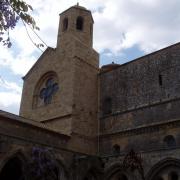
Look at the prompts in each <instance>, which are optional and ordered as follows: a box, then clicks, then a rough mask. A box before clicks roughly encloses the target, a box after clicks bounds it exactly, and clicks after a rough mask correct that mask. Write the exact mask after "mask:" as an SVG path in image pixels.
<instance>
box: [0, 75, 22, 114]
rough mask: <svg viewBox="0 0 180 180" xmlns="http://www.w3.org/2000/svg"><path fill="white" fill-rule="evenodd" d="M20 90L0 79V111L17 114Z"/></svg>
mask: <svg viewBox="0 0 180 180" xmlns="http://www.w3.org/2000/svg"><path fill="white" fill-rule="evenodd" d="M21 92H22V88H21V87H20V86H18V85H17V84H16V83H14V82H8V81H6V80H4V79H2V77H0V109H1V110H4V111H10V112H12V113H15V114H18V112H19V106H20V100H21Z"/></svg>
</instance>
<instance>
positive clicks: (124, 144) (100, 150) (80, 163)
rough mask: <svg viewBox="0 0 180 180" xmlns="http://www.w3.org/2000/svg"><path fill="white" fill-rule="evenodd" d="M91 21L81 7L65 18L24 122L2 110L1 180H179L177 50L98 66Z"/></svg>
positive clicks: (30, 84)
mask: <svg viewBox="0 0 180 180" xmlns="http://www.w3.org/2000/svg"><path fill="white" fill-rule="evenodd" d="M93 23H94V21H93V18H92V15H91V12H90V11H89V10H87V9H85V8H84V7H81V6H79V5H76V6H73V7H71V8H69V9H67V10H66V11H64V12H63V13H61V15H60V23H59V32H58V39H57V48H55V49H53V48H47V49H46V51H45V52H44V53H43V54H42V55H41V57H40V58H39V59H38V61H37V62H36V63H35V65H34V66H33V67H32V68H31V69H30V71H29V72H28V73H27V74H26V76H25V77H24V86H23V94H22V100H21V108H20V116H16V115H13V114H10V113H7V112H3V111H0V179H2V180H7V179H12V178H13V179H15V180H20V179H23V180H32V179H33V180H34V179H38V180H40V179H47V180H50V179H54V180H55V179H56V180H103V179H104V180H139V179H142V180H144V179H147V180H178V179H180V148H179V147H180V131H179V130H180V118H179V117H180V113H179V105H180V83H179V82H180V73H179V72H180V69H179V67H180V66H179V65H180V44H179V43H178V44H175V45H172V46H170V47H167V48H165V49H162V50H159V51H157V52H154V53H152V54H149V55H146V56H144V57H141V58H139V59H136V60H134V61H131V62H128V63H125V64H123V65H118V64H109V65H105V66H103V67H101V68H99V54H98V53H97V52H96V51H95V50H94V49H93ZM48 163H49V165H51V166H49V165H47V164H48ZM52 167H53V168H52ZM34 168H37V169H35V170H34V171H32V170H33V169H34ZM41 175H45V176H44V178H42V177H41Z"/></svg>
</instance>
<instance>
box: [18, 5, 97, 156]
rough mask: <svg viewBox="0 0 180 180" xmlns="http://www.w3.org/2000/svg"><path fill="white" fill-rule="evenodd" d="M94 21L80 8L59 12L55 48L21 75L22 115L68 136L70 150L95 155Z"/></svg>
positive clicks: (95, 84)
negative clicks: (22, 77) (22, 76)
mask: <svg viewBox="0 0 180 180" xmlns="http://www.w3.org/2000/svg"><path fill="white" fill-rule="evenodd" d="M92 42H93V18H92V15H91V12H90V11H89V10H87V9H86V8H84V7H81V6H79V5H76V6H72V7H70V8H69V9H67V10H65V11H64V12H62V13H61V14H60V23H59V31H58V39H57V47H56V48H55V49H53V48H47V49H46V51H45V52H44V53H43V54H42V55H41V57H40V58H39V59H38V61H37V62H36V63H35V65H34V66H33V67H32V68H31V69H30V71H29V72H28V73H27V74H26V76H25V77H24V86H23V94H22V100H21V107H20V115H21V116H23V117H25V118H29V119H33V120H35V121H38V122H40V123H43V124H44V125H46V126H49V127H50V128H53V129H54V130H56V131H59V132H60V133H63V134H68V135H69V136H71V138H70V140H69V142H68V148H69V149H71V150H76V151H79V152H85V153H90V154H94V153H95V152H96V142H97V141H96V137H97V129H98V120H97V111H98V72H99V55H98V53H97V52H96V51H95V50H94V49H93V47H92Z"/></svg>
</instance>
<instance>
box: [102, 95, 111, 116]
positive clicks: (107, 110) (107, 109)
mask: <svg viewBox="0 0 180 180" xmlns="http://www.w3.org/2000/svg"><path fill="white" fill-rule="evenodd" d="M102 110H103V115H108V114H111V113H112V99H111V98H110V97H107V98H105V99H104V102H103V105H102Z"/></svg>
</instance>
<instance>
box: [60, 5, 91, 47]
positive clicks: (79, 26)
mask: <svg viewBox="0 0 180 180" xmlns="http://www.w3.org/2000/svg"><path fill="white" fill-rule="evenodd" d="M59 24H60V26H59V32H58V40H57V46H59V45H60V46H63V45H64V43H65V42H64V41H66V42H67V41H68V40H69V38H70V37H71V38H76V39H78V40H79V41H81V43H83V44H84V45H86V46H88V47H91V48H92V44H93V24H94V21H93V18H92V15H91V12H90V11H89V10H87V9H86V8H84V7H82V6H79V5H78V4H77V5H75V6H72V7H71V8H69V9H67V10H66V11H64V12H62V13H61V14H60V23H59ZM70 40H72V39H70Z"/></svg>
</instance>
